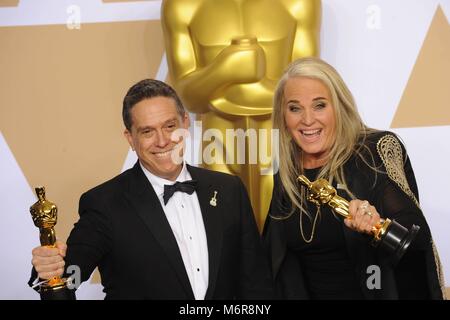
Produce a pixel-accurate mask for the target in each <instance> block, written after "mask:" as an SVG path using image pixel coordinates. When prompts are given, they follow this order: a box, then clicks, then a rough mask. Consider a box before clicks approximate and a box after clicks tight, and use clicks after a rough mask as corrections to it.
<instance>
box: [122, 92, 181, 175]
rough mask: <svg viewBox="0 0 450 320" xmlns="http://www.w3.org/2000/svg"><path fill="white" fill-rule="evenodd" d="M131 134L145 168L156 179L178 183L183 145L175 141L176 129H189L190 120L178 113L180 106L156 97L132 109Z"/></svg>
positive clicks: (133, 146) (141, 102) (139, 103)
mask: <svg viewBox="0 0 450 320" xmlns="http://www.w3.org/2000/svg"><path fill="white" fill-rule="evenodd" d="M131 119H132V125H131V131H128V130H125V132H124V134H125V137H126V138H127V140H128V143H129V144H130V146H131V148H132V149H133V150H134V151H136V154H137V156H138V158H139V160H140V161H141V163H142V165H143V166H144V167H145V168H146V169H147V170H148V171H150V172H151V173H153V174H154V175H156V176H158V177H161V178H164V179H167V180H172V181H173V180H175V179H176V178H177V176H178V174H179V173H180V171H181V168H182V164H180V163H177V162H176V161H174V159H176V157H175V156H174V154H173V153H175V152H176V154H177V155H180V152H181V155H182V152H183V150H181V151H180V147H181V148H182V144H183V141H182V139H178V140H177V141H174V140H172V139H175V138H174V137H172V133H173V132H174V131H175V130H176V129H181V128H183V129H188V128H189V117H188V115H187V113H185V115H184V116H183V117H181V116H180V114H179V113H178V112H177V108H176V103H175V101H174V100H173V99H171V98H168V97H155V98H149V99H145V100H142V101H140V102H138V103H137V104H135V105H134V106H133V107H132V108H131Z"/></svg>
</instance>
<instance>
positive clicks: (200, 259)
mask: <svg viewBox="0 0 450 320" xmlns="http://www.w3.org/2000/svg"><path fill="white" fill-rule="evenodd" d="M139 164H140V165H141V168H142V170H143V171H144V173H145V175H146V176H147V178H148V180H149V181H150V183H151V185H152V186H153V189H154V190H155V192H156V195H157V196H158V199H159V201H160V203H161V206H162V208H163V210H164V213H165V214H166V218H167V220H168V221H169V225H170V227H171V229H172V231H173V234H174V236H175V239H176V240H177V244H178V248H179V249H180V253H181V257H182V258H183V263H184V267H185V269H186V273H187V275H188V277H189V282H190V283H191V288H192V291H193V292H194V296H195V299H196V300H202V299H204V298H205V294H206V290H207V289H208V274H209V270H208V269H209V268H208V245H207V240H206V232H205V226H204V224H203V217H202V212H201V210H200V203H199V202H198V198H197V192H195V191H194V193H193V194H188V193H185V192H180V191H177V192H175V193H174V194H173V196H172V197H171V198H170V199H169V201H168V202H167V204H166V205H164V200H163V195H164V185H165V184H169V185H172V184H174V183H175V181H170V180H166V179H163V178H160V177H157V176H155V175H154V174H152V173H151V172H149V171H148V170H147V169H145V167H144V166H143V165H142V164H141V163H140V162H139ZM191 179H192V178H191V175H190V174H189V171H188V170H187V168H186V164H185V163H183V168H182V169H181V172H180V174H179V175H178V177H177V179H176V181H179V182H184V181H186V180H191Z"/></svg>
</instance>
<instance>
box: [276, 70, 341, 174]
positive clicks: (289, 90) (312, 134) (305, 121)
mask: <svg viewBox="0 0 450 320" xmlns="http://www.w3.org/2000/svg"><path fill="white" fill-rule="evenodd" d="M282 107H283V108H284V120H285V123H286V127H287V130H288V132H289V133H290V134H291V136H292V138H293V139H294V141H295V142H296V143H297V145H298V146H299V147H300V148H301V149H302V150H303V166H304V167H305V168H317V167H320V166H323V165H324V164H325V163H326V162H327V160H328V154H329V152H330V149H331V146H332V144H333V142H334V140H335V128H336V121H335V115H334V106H333V105H332V103H331V96H330V92H329V90H328V88H327V87H326V86H325V85H324V84H323V83H322V82H321V81H319V80H316V79H311V78H305V77H297V78H290V79H288V80H287V82H286V86H285V88H284V105H283V106H282Z"/></svg>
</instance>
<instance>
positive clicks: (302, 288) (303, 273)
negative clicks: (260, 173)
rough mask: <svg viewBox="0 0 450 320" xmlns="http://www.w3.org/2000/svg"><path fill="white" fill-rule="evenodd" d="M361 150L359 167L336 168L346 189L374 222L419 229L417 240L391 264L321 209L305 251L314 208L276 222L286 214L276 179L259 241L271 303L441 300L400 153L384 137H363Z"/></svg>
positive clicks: (312, 174)
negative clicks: (265, 254) (374, 215)
mask: <svg viewBox="0 0 450 320" xmlns="http://www.w3.org/2000/svg"><path fill="white" fill-rule="evenodd" d="M364 145H365V146H366V147H368V148H362V149H360V150H362V153H363V156H364V159H365V160H366V161H363V160H361V158H360V157H359V156H357V155H355V156H353V157H352V158H351V159H350V160H349V161H347V163H346V164H345V165H344V173H345V177H346V183H347V188H348V189H349V190H351V191H352V193H353V194H354V195H355V196H356V197H357V198H358V199H365V200H368V201H369V202H370V203H371V204H372V205H374V206H375V207H376V208H377V211H378V212H379V214H380V215H381V217H382V218H390V219H395V220H396V221H397V222H399V223H400V224H402V225H403V226H405V227H407V228H410V227H411V225H412V224H416V225H419V226H420V227H421V229H420V231H419V234H418V235H417V237H416V238H415V240H414V242H413V243H412V244H411V246H410V247H409V249H408V251H407V252H406V254H405V255H404V257H403V258H402V259H401V261H400V262H399V263H398V264H394V263H393V259H392V256H391V255H390V253H389V252H386V251H384V250H382V249H380V248H374V247H373V246H371V244H370V241H371V236H369V235H365V234H361V233H358V232H356V231H353V230H351V229H349V228H347V227H346V226H345V225H344V223H343V218H342V217H340V216H337V215H336V216H335V215H334V214H333V213H332V211H331V210H330V209H329V208H328V207H326V206H322V207H321V213H320V214H319V216H318V218H317V221H316V224H315V228H314V229H315V230H314V234H313V236H312V240H311V242H310V243H308V242H309V239H310V238H311V234H312V229H313V225H314V218H315V216H316V211H317V210H316V206H315V205H314V204H311V203H308V212H309V214H310V216H311V219H310V218H308V217H307V216H306V215H305V214H302V215H301V214H300V211H299V210H297V211H295V212H294V213H293V214H292V215H291V216H289V217H288V218H286V219H279V217H283V216H286V215H288V214H289V212H290V208H291V207H290V201H289V199H288V197H287V195H286V193H285V192H283V189H282V186H281V181H280V179H279V176H278V175H276V176H275V177H274V191H273V195H272V202H271V206H270V212H269V216H268V217H267V220H266V225H265V228H264V233H263V237H264V242H265V244H266V247H267V249H268V251H269V253H270V257H271V261H272V273H273V279H274V282H275V288H276V293H277V297H278V298H282V299H442V298H443V296H444V291H443V283H442V278H441V269H440V264H439V259H438V256H437V252H436V250H435V247H434V244H433V242H432V238H431V233H430V230H429V227H428V225H427V222H426V220H425V217H424V216H423V214H422V211H421V210H420V206H419V202H418V190H417V185H416V181H415V177H414V173H413V170H412V167H411V163H410V161H409V159H408V157H407V156H406V152H405V149H404V147H403V145H402V144H401V142H400V141H399V140H398V138H397V137H396V136H395V135H394V134H393V133H390V132H378V133H375V134H371V135H369V136H367V138H366V140H365V141H364ZM368 150H370V153H369V152H368ZM367 162H368V163H369V164H370V165H371V166H374V167H377V168H378V171H379V172H375V171H374V170H373V169H371V168H370V167H369V166H368V164H367ZM318 170H319V169H316V170H314V169H313V170H306V171H305V172H304V174H305V175H306V176H307V177H308V179H310V180H315V179H316V177H317V174H318ZM334 187H335V188H336V189H337V190H338V194H339V195H340V196H341V197H343V198H346V199H347V200H351V197H350V196H349V194H348V193H347V192H346V191H344V190H343V189H342V188H337V185H334ZM300 219H301V221H300ZM300 223H302V224H301V226H302V228H303V236H302V234H301V229H300ZM373 266H375V267H379V270H380V276H381V279H380V282H379V283H378V285H376V286H375V287H374V286H373V285H369V286H368V280H369V282H370V283H371V281H370V279H369V277H370V276H371V275H372V274H373V272H374V271H373V270H374V269H373Z"/></svg>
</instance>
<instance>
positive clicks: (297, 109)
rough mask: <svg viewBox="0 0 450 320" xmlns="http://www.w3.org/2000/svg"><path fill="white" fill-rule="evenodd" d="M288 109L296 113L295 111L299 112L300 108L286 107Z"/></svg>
mask: <svg viewBox="0 0 450 320" xmlns="http://www.w3.org/2000/svg"><path fill="white" fill-rule="evenodd" d="M288 109H289V111H291V112H297V111H299V110H300V108H299V107H297V106H294V105H293V106H288Z"/></svg>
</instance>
